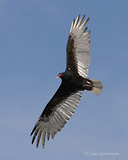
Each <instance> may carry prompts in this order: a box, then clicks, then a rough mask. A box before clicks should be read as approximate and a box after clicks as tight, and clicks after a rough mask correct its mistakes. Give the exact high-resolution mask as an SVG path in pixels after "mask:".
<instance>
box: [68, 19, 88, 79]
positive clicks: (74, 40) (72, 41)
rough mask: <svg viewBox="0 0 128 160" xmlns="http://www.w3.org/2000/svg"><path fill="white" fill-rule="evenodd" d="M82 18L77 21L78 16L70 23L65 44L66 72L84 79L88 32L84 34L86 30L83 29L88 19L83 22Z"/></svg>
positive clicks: (86, 70)
mask: <svg viewBox="0 0 128 160" xmlns="http://www.w3.org/2000/svg"><path fill="white" fill-rule="evenodd" d="M84 17H85V16H83V17H82V18H81V19H80V20H79V18H80V16H78V17H77V18H76V20H73V22H72V25H71V29H70V33H69V38H68V43H67V67H66V70H69V71H70V72H72V73H74V74H79V75H80V76H82V77H84V78H85V77H87V74H88V66H89V63H90V39H89V37H90V32H89V31H88V32H86V30H87V28H84V26H85V25H86V23H87V22H88V20H89V18H88V19H86V20H85V21H84V22H83V19H84ZM82 22H83V23H82Z"/></svg>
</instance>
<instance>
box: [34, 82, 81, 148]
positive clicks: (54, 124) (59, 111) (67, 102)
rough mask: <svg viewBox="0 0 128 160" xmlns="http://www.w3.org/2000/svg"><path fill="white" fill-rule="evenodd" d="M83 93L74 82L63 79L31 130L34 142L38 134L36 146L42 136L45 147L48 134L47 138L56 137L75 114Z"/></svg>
mask: <svg viewBox="0 0 128 160" xmlns="http://www.w3.org/2000/svg"><path fill="white" fill-rule="evenodd" d="M81 95H82V91H80V90H78V89H77V88H76V87H75V86H73V84H70V83H66V82H63V81H62V83H61V85H60V87H59V89H58V90H57V92H56V93H55V95H54V96H53V98H52V99H51V100H50V102H49V103H48V104H47V106H46V107H45V109H44V111H43V112H42V114H41V116H40V117H39V120H38V121H37V123H36V125H35V127H34V128H33V130H32V132H31V135H32V134H33V139H32V143H33V142H34V140H35V138H36V136H37V143H36V146H37V147H38V145H39V141H40V138H41V136H42V147H44V145H45V137H46V135H47V140H49V137H50V136H51V137H52V138H54V136H55V134H56V133H57V132H58V131H60V130H61V129H62V128H63V127H64V125H65V124H66V122H67V121H68V120H69V118H70V117H71V116H72V115H73V113H74V111H75V110H76V107H77V105H78V103H79V101H80V98H81Z"/></svg>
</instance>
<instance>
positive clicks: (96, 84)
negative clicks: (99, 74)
mask: <svg viewBox="0 0 128 160" xmlns="http://www.w3.org/2000/svg"><path fill="white" fill-rule="evenodd" d="M90 80H91V81H92V83H93V88H92V90H90V92H92V93H94V94H96V95H99V94H100V93H101V92H102V89H103V86H102V83H101V81H100V80H96V79H90Z"/></svg>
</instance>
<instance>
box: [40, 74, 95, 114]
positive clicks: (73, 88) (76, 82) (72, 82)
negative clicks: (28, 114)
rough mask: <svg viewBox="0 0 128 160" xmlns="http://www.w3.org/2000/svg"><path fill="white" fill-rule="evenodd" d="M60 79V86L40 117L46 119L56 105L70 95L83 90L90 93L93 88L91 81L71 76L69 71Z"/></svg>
mask: <svg viewBox="0 0 128 160" xmlns="http://www.w3.org/2000/svg"><path fill="white" fill-rule="evenodd" d="M61 79H62V83H61V86H60V87H59V89H58V90H57V91H56V93H55V95H54V96H53V97H52V99H51V100H50V101H49V103H48V104H47V105H46V107H45V109H44V111H43V112H42V114H41V116H42V117H43V116H45V117H48V116H49V115H50V114H51V113H53V111H54V110H55V109H56V107H57V104H59V103H60V102H61V101H62V100H65V99H66V98H67V97H69V96H70V94H72V93H74V92H77V91H80V90H81V91H84V90H85V89H86V90H88V91H91V90H92V88H93V82H92V81H91V80H89V79H87V78H83V77H81V76H78V75H73V74H72V73H70V72H69V71H67V72H64V73H63V76H62V77H61ZM54 103H56V106H54Z"/></svg>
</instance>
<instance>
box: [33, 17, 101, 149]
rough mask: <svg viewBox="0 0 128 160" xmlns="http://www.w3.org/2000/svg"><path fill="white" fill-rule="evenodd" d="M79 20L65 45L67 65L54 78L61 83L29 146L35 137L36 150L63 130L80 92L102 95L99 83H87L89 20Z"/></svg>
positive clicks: (35, 128) (91, 80)
mask: <svg viewBox="0 0 128 160" xmlns="http://www.w3.org/2000/svg"><path fill="white" fill-rule="evenodd" d="M84 18H85V16H83V17H82V18H81V19H80V15H79V16H78V17H77V18H76V19H73V21H72V24H71V29H70V33H69V37H68V42H67V47H66V51H67V65H66V69H65V72H63V73H59V74H58V76H57V78H61V80H62V82H61V85H60V87H59V88H58V90H57V91H56V93H55V94H54V96H53V97H52V99H51V100H50V101H49V102H48V104H47V105H46V107H45V109H44V110H43V112H42V114H41V115H40V117H39V119H38V121H37V123H36V124H35V126H34V128H33V130H32V132H31V135H33V138H32V144H33V143H34V140H35V138H36V137H37V141H36V147H38V145H39V141H40V139H41V138H42V147H43V148H44V145H45V139H46V138H47V140H49V138H50V137H52V138H54V136H55V134H56V133H57V132H58V131H61V129H62V128H63V127H64V125H65V124H66V123H67V121H68V120H69V119H70V117H71V116H72V115H73V113H74V112H75V110H76V107H77V106H78V103H79V102H80V99H81V96H82V92H83V91H84V90H88V91H90V92H92V93H94V94H96V95H99V94H100V93H101V91H102V88H103V86H102V83H101V81H100V80H95V79H88V78H86V77H87V75H88V66H89V63H90V32H89V31H87V27H85V25H86V23H87V22H88V20H89V18H87V19H86V20H84Z"/></svg>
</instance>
